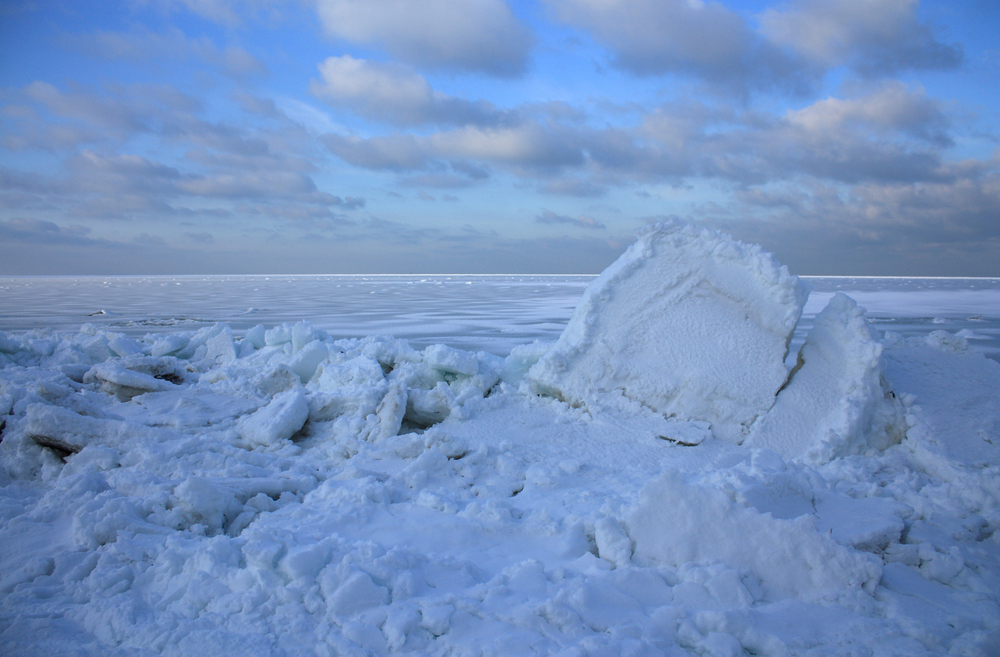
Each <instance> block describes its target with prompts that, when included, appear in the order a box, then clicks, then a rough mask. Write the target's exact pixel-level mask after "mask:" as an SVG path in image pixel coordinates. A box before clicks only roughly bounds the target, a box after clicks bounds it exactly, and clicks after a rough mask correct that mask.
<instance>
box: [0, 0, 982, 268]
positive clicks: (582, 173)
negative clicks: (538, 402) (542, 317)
mask: <svg viewBox="0 0 1000 657" xmlns="http://www.w3.org/2000/svg"><path fill="white" fill-rule="evenodd" d="M997 33H1000V9H998V8H997V5H996V4H995V3H992V2H987V1H985V0H969V1H967V2H961V3H953V2H929V1H928V2H922V3H921V2H917V1H916V0H864V1H862V0H853V1H852V0H825V1H820V0H791V1H789V2H764V1H747V2H721V3H720V2H703V1H702V0H533V1H528V0H524V1H516V2H514V1H511V2H505V1H504V0H464V1H457V0H423V1H421V2H417V1H413V0H313V1H307V0H301V1H295V0H291V1H285V2H281V1H278V0H139V1H134V2H117V1H115V0H107V1H105V2H100V3H96V2H93V3H91V2H79V1H75V2H59V1H56V0H53V1H42V0H36V1H33V2H28V1H21V0H6V2H4V3H3V4H2V5H0V274H147V273H149V274H154V273H407V272H410V273H500V272H511V273H531V272H537V273H596V272H599V271H601V270H602V269H603V268H604V267H605V266H607V265H608V264H609V263H610V262H611V261H613V260H614V258H615V257H617V255H618V254H619V253H621V251H622V250H623V249H624V248H625V247H626V246H627V245H628V244H629V243H630V242H631V241H632V239H633V237H634V235H635V233H636V231H637V230H639V229H640V228H641V227H642V226H643V225H644V224H646V223H649V222H653V221H662V220H665V219H669V218H676V219H679V220H681V221H685V222H692V223H698V224H701V225H705V226H709V227H712V228H717V229H722V230H725V231H728V232H730V233H732V234H733V235H735V236H736V237H737V238H739V239H743V240H746V241H752V242H759V243H761V244H763V245H764V246H765V248H767V249H769V250H771V251H773V252H775V253H776V254H777V256H778V258H779V260H780V261H781V262H783V263H785V264H787V265H788V266H789V268H790V269H791V270H792V271H793V273H799V274H830V275H851V274H854V275H903V276H915V275H941V276H960V275H970V276H1000V146H998V134H1000V102H998V101H1000V46H998V45H997V44H996V38H995V35H996V34H997Z"/></svg>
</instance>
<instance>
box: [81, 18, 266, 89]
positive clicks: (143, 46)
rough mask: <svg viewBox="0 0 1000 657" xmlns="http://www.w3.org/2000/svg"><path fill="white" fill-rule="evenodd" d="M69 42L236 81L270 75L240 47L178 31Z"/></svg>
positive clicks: (105, 34) (96, 35) (101, 34)
mask: <svg viewBox="0 0 1000 657" xmlns="http://www.w3.org/2000/svg"><path fill="white" fill-rule="evenodd" d="M68 40H69V41H70V42H71V43H74V44H76V45H77V46H78V47H79V48H80V49H82V50H84V51H86V52H88V53H90V54H93V55H96V56H99V57H103V58H105V59H121V60H129V61H136V60H140V61H145V60H156V61H159V60H169V61H170V62H173V63H176V62H177V61H179V60H194V61H196V62H199V63H202V64H208V65H211V66H216V67H218V68H219V69H221V70H222V72H223V73H225V74H226V75H229V76H230V77H233V78H237V79H242V78H246V77H247V76H250V75H255V74H259V73H266V72H267V67H266V66H264V64H263V63H262V62H261V61H260V60H259V59H257V58H256V57H254V56H253V55H252V54H250V53H249V52H248V51H247V50H245V49H244V48H243V47H241V46H237V45H232V44H231V45H228V46H226V47H224V48H220V47H219V46H217V45H216V44H215V43H214V42H213V41H212V40H211V39H208V38H204V37H203V38H198V39H192V38H190V37H188V36H187V35H185V34H184V33H183V32H181V31H180V30H179V29H176V28H174V29H171V30H166V31H164V32H151V31H149V30H143V29H136V30H133V31H131V32H111V31H103V30H101V31H96V32H93V33H89V34H81V35H77V36H74V37H69V38H68Z"/></svg>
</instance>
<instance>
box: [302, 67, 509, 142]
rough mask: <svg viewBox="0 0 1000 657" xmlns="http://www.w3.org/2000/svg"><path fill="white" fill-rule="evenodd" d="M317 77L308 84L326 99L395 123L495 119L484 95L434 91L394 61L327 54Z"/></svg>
mask: <svg viewBox="0 0 1000 657" xmlns="http://www.w3.org/2000/svg"><path fill="white" fill-rule="evenodd" d="M319 71H320V75H321V76H322V78H323V82H322V83H320V82H317V81H315V80H314V81H313V82H312V84H311V85H310V90H311V91H312V93H313V94H315V95H316V96H318V97H320V98H322V99H324V100H326V101H328V102H329V103H330V104H331V105H335V106H346V107H349V108H351V109H352V110H353V111H354V112H356V113H358V114H360V115H362V116H364V117H366V118H369V119H375V120H383V121H389V122H391V123H395V124H397V125H420V124H423V123H441V124H448V123H451V124H459V125H461V124H466V123H490V122H495V121H496V118H497V113H496V112H495V110H494V109H493V106H492V105H490V104H489V103H486V102H484V101H480V102H472V101H468V100H464V99H460V98H454V97H452V96H448V95H447V94H443V93H440V92H438V91H434V90H433V89H432V88H431V86H430V84H429V83H428V82H427V80H426V79H425V78H424V77H423V76H421V75H418V74H417V73H414V72H413V71H411V70H410V69H408V68H406V67H404V66H400V65H398V64H384V63H380V62H372V61H368V60H364V59H355V58H354V57H351V56H350V55H343V56H341V57H330V58H328V59H327V60H326V61H324V62H323V63H321V64H320V65H319Z"/></svg>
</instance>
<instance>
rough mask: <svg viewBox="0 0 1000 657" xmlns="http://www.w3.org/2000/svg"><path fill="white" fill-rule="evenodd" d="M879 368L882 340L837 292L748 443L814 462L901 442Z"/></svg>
mask: <svg viewBox="0 0 1000 657" xmlns="http://www.w3.org/2000/svg"><path fill="white" fill-rule="evenodd" d="M884 369H885V365H884V363H883V361H882V345H880V344H879V343H878V342H877V341H876V340H875V336H874V335H873V333H872V329H871V327H870V326H869V325H868V322H867V320H866V319H865V313H864V310H863V309H862V308H859V307H858V305H857V303H855V302H854V300H853V299H851V298H850V297H848V296H845V295H843V294H840V293H838V294H836V295H835V296H834V297H833V298H832V299H830V302H829V304H827V306H826V308H825V309H824V310H823V311H822V312H821V313H819V314H818V315H817V316H816V321H815V323H814V324H813V328H812V330H811V331H810V332H809V335H808V336H806V341H805V344H803V345H802V349H801V350H800V351H799V362H798V364H797V365H796V367H795V369H794V370H793V371H792V376H791V378H790V379H789V381H788V384H787V385H786V386H785V387H784V388H783V389H782V390H781V392H780V393H778V398H777V400H776V401H775V403H774V407H773V408H772V409H771V410H770V411H769V412H768V414H767V415H766V416H764V417H763V418H762V419H761V421H760V422H759V423H758V424H757V426H755V427H754V429H753V432H752V433H751V435H750V437H749V438H748V439H747V441H746V443H745V444H746V445H747V446H750V447H763V448H767V449H771V450H773V451H775V452H777V453H778V454H780V455H782V456H783V457H785V458H787V459H797V460H801V461H806V462H809V463H814V464H819V463H826V462H829V461H831V460H833V459H834V458H837V457H841V456H846V455H848V454H857V453H862V452H865V451H866V450H868V449H885V448H886V447H888V446H890V445H892V444H894V443H898V442H899V441H900V440H901V439H902V434H903V430H904V428H903V427H902V405H901V404H900V403H899V402H898V401H897V400H896V398H895V397H894V396H893V395H892V394H891V391H889V390H887V386H886V384H885V380H884V379H885V377H884V376H883V371H884Z"/></svg>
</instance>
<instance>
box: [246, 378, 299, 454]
mask: <svg viewBox="0 0 1000 657" xmlns="http://www.w3.org/2000/svg"><path fill="white" fill-rule="evenodd" d="M308 418H309V403H308V402H307V401H306V395H305V393H304V392H303V390H302V389H301V388H293V389H292V390H286V391H285V392H282V393H279V394H277V395H275V396H274V399H272V400H271V403H270V404H268V405H267V406H265V407H263V408H261V409H260V410H258V411H256V412H255V413H253V414H251V415H248V416H246V417H244V418H241V419H240V423H239V424H240V426H239V431H240V434H241V435H242V436H243V438H244V439H245V440H246V442H247V443H248V444H249V445H250V446H251V447H257V446H261V447H268V446H270V445H274V444H276V443H278V442H280V441H282V440H288V439H289V438H291V437H292V436H293V435H294V434H295V432H297V431H298V430H299V429H301V428H302V425H304V424H305V423H306V420H307V419H308Z"/></svg>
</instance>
